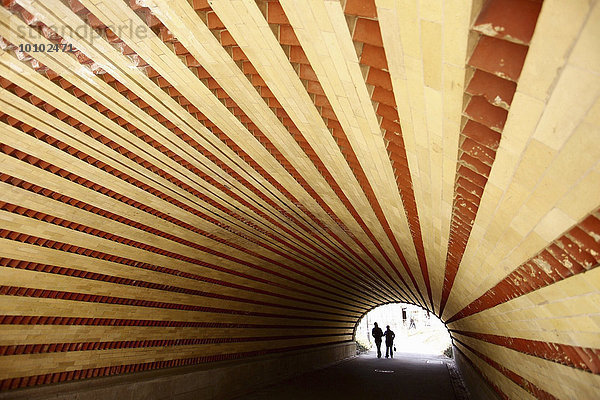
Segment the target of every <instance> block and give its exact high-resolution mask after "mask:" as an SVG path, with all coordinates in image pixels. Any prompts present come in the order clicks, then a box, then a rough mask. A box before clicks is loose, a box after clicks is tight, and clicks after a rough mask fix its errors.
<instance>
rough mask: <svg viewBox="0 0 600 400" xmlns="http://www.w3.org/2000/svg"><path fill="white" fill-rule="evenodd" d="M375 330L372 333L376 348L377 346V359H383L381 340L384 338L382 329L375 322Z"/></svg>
mask: <svg viewBox="0 0 600 400" xmlns="http://www.w3.org/2000/svg"><path fill="white" fill-rule="evenodd" d="M373 325H375V328H373V330H372V331H371V334H372V335H373V337H374V338H375V346H377V358H381V338H382V337H383V332H382V330H381V328H380V327H379V326H378V325H377V322H375V323H374V324H373Z"/></svg>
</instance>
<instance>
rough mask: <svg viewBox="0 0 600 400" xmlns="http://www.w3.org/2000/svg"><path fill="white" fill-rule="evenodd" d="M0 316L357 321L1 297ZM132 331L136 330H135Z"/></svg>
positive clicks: (334, 323) (244, 321)
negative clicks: (258, 315) (259, 315)
mask: <svg viewBox="0 0 600 400" xmlns="http://www.w3.org/2000/svg"><path fill="white" fill-rule="evenodd" d="M0 313H1V314H2V315H32V316H36V315H41V316H48V317H52V316H61V317H76V318H80V317H81V318H109V319H113V318H124V319H134V320H158V321H191V322H225V323H240V324H252V323H256V322H257V319H259V318H260V319H261V320H262V321H264V322H266V323H270V324H284V325H298V324H302V325H306V326H321V325H328V326H331V327H338V326H339V327H341V326H343V327H346V328H349V329H352V326H353V325H354V320H350V319H347V320H345V321H344V320H342V321H319V320H317V319H310V318H307V319H295V318H286V317H285V315H282V316H281V317H277V316H274V317H257V316H255V315H242V314H230V313H220V312H210V311H207V312H200V311H182V310H169V309H161V308H152V307H138V306H127V307H124V306H122V305H118V304H102V303H91V302H82V301H73V300H59V299H46V298H34V297H17V296H2V297H0ZM132 329H133V328H132Z"/></svg>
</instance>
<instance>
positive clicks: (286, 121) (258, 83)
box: [145, 6, 412, 292]
mask: <svg viewBox="0 0 600 400" xmlns="http://www.w3.org/2000/svg"><path fill="white" fill-rule="evenodd" d="M206 7H208V8H206ZM206 7H203V8H202V11H203V12H205V13H206V10H210V7H209V6H206ZM145 11H146V12H147V13H151V12H150V10H145ZM209 13H210V14H214V13H213V12H212V11H210V12H209ZM282 16H283V17H285V16H284V14H282ZM207 18H208V17H207ZM209 28H213V29H214V30H213V31H214V32H217V33H218V34H219V36H221V37H223V36H222V35H223V34H224V33H228V32H227V31H226V29H224V27H223V26H222V25H221V24H220V23H218V24H215V25H214V26H212V27H211V24H210V19H209ZM161 29H162V28H161ZM165 29H166V28H165ZM288 33H289V34H291V35H292V36H293V31H292V30H291V29H290V30H289V32H288ZM166 36H167V37H168V41H170V42H174V43H175V44H176V46H175V47H176V53H177V54H180V55H181V54H185V55H186V61H187V60H189V59H192V60H193V57H192V56H191V54H189V52H187V50H186V49H185V48H184V46H183V45H181V43H179V42H177V41H176V39H174V38H173V37H171V36H169V35H166ZM229 36H230V35H229ZM229 36H227V37H228V39H227V43H230V44H233V45H235V42H234V41H232V38H230V37H229ZM163 40H164V39H163ZM222 43H223V39H222ZM223 45H224V46H226V47H228V45H225V44H223ZM236 50H238V51H237V53H239V55H237V56H236ZM233 58H234V60H236V61H240V62H242V63H243V64H244V65H245V67H244V66H242V71H243V72H244V73H246V71H251V72H252V73H253V74H256V70H255V69H254V67H253V66H252V65H251V64H250V62H249V61H248V59H247V57H246V56H245V55H244V54H243V52H241V49H240V48H239V47H233ZM194 65H196V64H194ZM197 65H199V63H198V64H197ZM203 73H205V71H203ZM206 76H208V77H209V76H210V75H206ZM251 82H252V83H253V84H254V86H255V87H256V88H257V90H258V91H259V93H260V94H261V96H262V97H263V98H264V99H265V101H266V102H267V104H268V105H269V106H272V107H275V108H277V111H276V115H277V116H278V117H280V118H281V120H282V123H283V125H284V126H285V127H286V128H287V129H288V131H289V132H290V134H291V135H292V137H293V138H294V139H295V140H296V141H297V143H298V144H299V146H300V147H301V148H302V149H303V150H304V152H305V153H306V155H307V157H308V158H309V159H311V160H312V161H313V163H314V164H315V167H316V168H317V169H318V170H319V171H320V173H321V174H322V175H323V176H324V178H325V179H326V181H327V182H328V183H329V185H330V186H331V188H332V189H333V190H334V192H335V193H336V194H337V195H338V197H339V198H340V200H341V201H342V202H343V203H344V204H345V206H346V208H348V211H349V212H350V213H351V214H352V215H353V216H354V218H355V219H356V220H357V222H358V223H359V224H361V226H362V228H363V230H365V232H366V234H367V235H368V236H369V237H370V238H371V240H372V241H373V243H374V244H375V246H376V247H378V249H379V251H380V252H381V254H382V255H383V256H384V258H386V260H387V261H388V263H389V264H390V265H391V266H392V268H393V269H395V265H394V264H393V263H391V260H389V257H388V256H387V254H386V253H385V252H383V248H380V244H379V243H378V242H377V240H376V239H375V238H374V236H372V233H371V232H370V231H369V230H368V228H367V227H366V225H364V222H363V221H362V219H361V218H360V216H359V215H358V213H357V212H356V210H355V209H354V208H353V207H352V205H351V204H350V203H349V200H348V199H347V198H346V197H345V195H344V193H343V192H342V191H341V189H340V188H339V187H338V186H337V183H335V182H334V180H333V177H332V176H331V175H330V174H329V171H327V169H326V168H325V166H324V164H323V163H322V162H321V160H320V159H319V158H318V157H317V156H316V153H315V152H314V150H313V149H312V148H311V147H310V145H309V144H308V143H307V142H306V140H305V139H304V138H303V136H302V135H301V133H300V131H299V130H298V129H297V127H296V126H295V125H294V123H293V122H292V120H291V119H290V118H289V116H288V115H287V113H286V112H285V110H283V108H282V107H281V105H280V104H278V102H276V100H275V101H273V102H272V101H271V100H272V99H273V100H274V97H273V96H272V93H270V91H269V90H268V89H267V88H266V85H265V84H264V81H263V80H262V79H261V78H260V76H258V75H257V74H256V75H252V78H251ZM319 87H320V85H319ZM209 88H212V89H217V90H218V88H220V86H218V83H217V82H216V81H215V80H214V79H212V78H209ZM223 96H227V94H226V93H223ZM225 98H227V97H225ZM232 105H234V104H232ZM236 107H237V106H236ZM236 111H237V112H238V113H239V114H240V115H241V116H245V114H244V113H243V111H241V110H238V109H237V108H236ZM242 122H244V121H242ZM246 122H249V119H248V121H246ZM249 125H250V127H249V130H250V131H251V132H252V133H253V134H254V135H255V136H257V138H258V139H259V141H260V142H261V143H263V145H264V146H265V148H266V149H267V150H268V151H270V152H271V153H272V154H273V155H274V157H275V158H276V159H278V160H281V157H282V156H281V154H280V153H279V152H278V150H277V149H276V148H275V146H274V145H273V144H272V143H271V142H270V141H269V140H268V139H267V138H266V137H265V136H264V135H263V134H262V132H260V131H259V130H258V128H257V127H256V126H255V125H254V124H251V123H250V124H249ZM280 162H281V161H280ZM282 166H284V167H285V168H286V169H288V171H290V168H289V167H291V165H289V163H287V162H286V164H285V165H284V164H282ZM291 174H292V175H293V176H294V177H295V178H296V179H298V178H297V176H296V174H295V173H292V172H291ZM303 186H304V185H303ZM305 189H306V190H307V191H309V193H311V192H310V190H309V189H308V188H307V187H305ZM311 196H313V195H312V194H311ZM313 197H314V196H313ZM357 244H359V245H360V246H361V248H362V247H364V246H362V244H361V243H360V242H358V241H357ZM363 250H366V249H364V248H363ZM367 254H369V253H368V252H367ZM374 261H376V264H377V265H378V266H379V267H380V269H381V270H382V271H383V272H384V274H385V275H386V276H387V277H388V278H389V279H390V280H392V281H393V278H392V276H391V275H390V274H389V272H387V270H386V269H384V268H383V267H382V266H381V265H380V264H379V263H378V262H377V260H375V259H374ZM395 271H396V273H398V271H397V270H396V269H395ZM398 276H399V277H400V279H401V280H402V281H403V279H402V277H401V276H400V275H398ZM384 282H385V281H384ZM403 284H404V285H405V286H406V283H405V282H404V281H403ZM399 288H400V290H402V291H404V288H403V287H400V286H399ZM409 290H410V289H409ZM411 292H412V291H411Z"/></svg>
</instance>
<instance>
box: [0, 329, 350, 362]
mask: <svg viewBox="0 0 600 400" xmlns="http://www.w3.org/2000/svg"><path fill="white" fill-rule="evenodd" d="M348 335H349V334H348V333H327V334H321V335H319V334H313V335H286V336H254V337H252V336H246V337H233V338H231V337H228V338H192V339H145V340H117V341H110V342H74V343H71V342H69V343H32V344H19V345H14V346H0V357H1V356H13V355H14V356H18V355H24V354H48V353H63V352H67V351H69V352H72V351H92V350H115V349H118V350H121V349H138V348H149V347H173V346H198V345H207V344H224V343H244V342H266V341H274V340H292V339H312V338H319V337H336V336H348Z"/></svg>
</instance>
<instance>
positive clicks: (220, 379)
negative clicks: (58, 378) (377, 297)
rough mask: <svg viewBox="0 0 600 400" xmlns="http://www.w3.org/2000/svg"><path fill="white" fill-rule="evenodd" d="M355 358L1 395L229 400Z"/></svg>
mask: <svg viewBox="0 0 600 400" xmlns="http://www.w3.org/2000/svg"><path fill="white" fill-rule="evenodd" d="M355 356H356V345H355V344H354V343H346V344H338V345H332V346H323V347H320V348H317V349H312V350H299V351H292V352H289V353H286V354H285V355H268V356H261V357H251V358H249V359H246V360H244V361H242V362H239V361H233V362H232V361H223V362H217V363H212V364H205V365H204V366H202V367H180V368H169V369H166V370H158V371H149V372H137V373H132V374H125V375H119V376H113V377H104V378H92V379H90V380H86V381H85V382H69V383H63V384H58V385H49V386H42V387H36V388H26V389H21V390H17V391H13V392H10V393H0V399H11V400H29V399H50V398H51V399H55V400H75V399H89V400H101V399H117V398H118V399H124V400H170V399H172V400H191V399H205V400H210V399H223V400H225V399H229V398H233V397H237V396H241V395H244V394H246V393H248V392H251V391H253V390H256V389H257V388H260V387H263V386H266V385H269V384H271V383H275V382H279V381H281V380H285V379H287V378H289V377H292V376H296V375H301V374H303V373H305V372H308V371H311V370H314V369H319V368H324V367H327V366H329V365H331V364H334V363H337V362H340V361H342V360H345V359H348V358H351V357H355Z"/></svg>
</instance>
